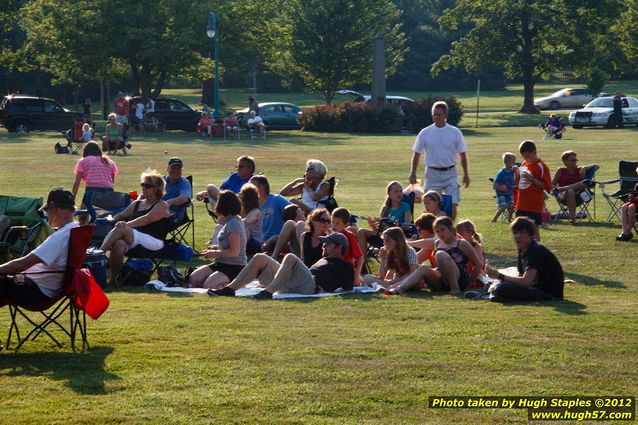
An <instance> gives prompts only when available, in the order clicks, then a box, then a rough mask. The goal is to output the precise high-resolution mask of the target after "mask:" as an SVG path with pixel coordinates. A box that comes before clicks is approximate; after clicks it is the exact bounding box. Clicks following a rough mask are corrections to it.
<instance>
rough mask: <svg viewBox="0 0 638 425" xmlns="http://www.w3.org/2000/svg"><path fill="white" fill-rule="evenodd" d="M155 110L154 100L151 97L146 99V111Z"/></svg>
mask: <svg viewBox="0 0 638 425" xmlns="http://www.w3.org/2000/svg"><path fill="white" fill-rule="evenodd" d="M151 112H155V101H154V100H153V99H148V102H146V113H147V114H148V113H151Z"/></svg>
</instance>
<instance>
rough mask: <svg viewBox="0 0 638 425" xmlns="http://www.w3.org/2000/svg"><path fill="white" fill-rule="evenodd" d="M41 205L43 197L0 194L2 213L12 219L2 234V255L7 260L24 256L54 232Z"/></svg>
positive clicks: (0, 249)
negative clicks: (41, 209) (42, 211)
mask: <svg viewBox="0 0 638 425" xmlns="http://www.w3.org/2000/svg"><path fill="white" fill-rule="evenodd" d="M41 206H42V198H19V197H15V196H5V195H0V215H4V216H6V217H8V218H9V220H10V221H11V223H10V226H9V228H8V229H6V231H4V232H3V234H0V257H2V258H4V259H5V260H8V259H10V258H14V257H22V256H24V255H26V254H27V253H28V252H30V251H32V250H33V249H35V247H36V246H37V245H39V244H40V243H41V242H42V241H44V239H46V238H47V236H49V235H50V234H51V233H53V229H51V227H49V225H48V224H47V222H46V220H45V218H44V215H43V214H42V213H41V212H40V211H39V209H40V207H41Z"/></svg>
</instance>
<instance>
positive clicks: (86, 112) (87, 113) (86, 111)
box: [82, 97, 92, 121]
mask: <svg viewBox="0 0 638 425" xmlns="http://www.w3.org/2000/svg"><path fill="white" fill-rule="evenodd" d="M91 106H92V105H91V99H90V98H88V97H87V98H86V99H84V103H83V104H82V109H83V113H82V116H83V118H84V120H85V121H91Z"/></svg>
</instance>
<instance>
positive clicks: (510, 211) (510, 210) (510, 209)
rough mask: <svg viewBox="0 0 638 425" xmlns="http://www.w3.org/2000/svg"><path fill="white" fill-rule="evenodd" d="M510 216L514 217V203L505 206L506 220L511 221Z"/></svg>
mask: <svg viewBox="0 0 638 425" xmlns="http://www.w3.org/2000/svg"><path fill="white" fill-rule="evenodd" d="M512 217H514V205H510V206H508V207H507V222H508V223H511V222H512Z"/></svg>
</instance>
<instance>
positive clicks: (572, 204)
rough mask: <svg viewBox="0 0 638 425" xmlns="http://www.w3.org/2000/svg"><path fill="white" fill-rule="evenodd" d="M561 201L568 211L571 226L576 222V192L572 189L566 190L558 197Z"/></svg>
mask: <svg viewBox="0 0 638 425" xmlns="http://www.w3.org/2000/svg"><path fill="white" fill-rule="evenodd" d="M560 197H561V199H562V201H563V202H564V203H565V205H567V209H568V210H569V218H570V219H571V221H572V224H573V223H575V222H576V192H575V191H574V189H567V190H566V191H565V192H562V193H561V195H560Z"/></svg>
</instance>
